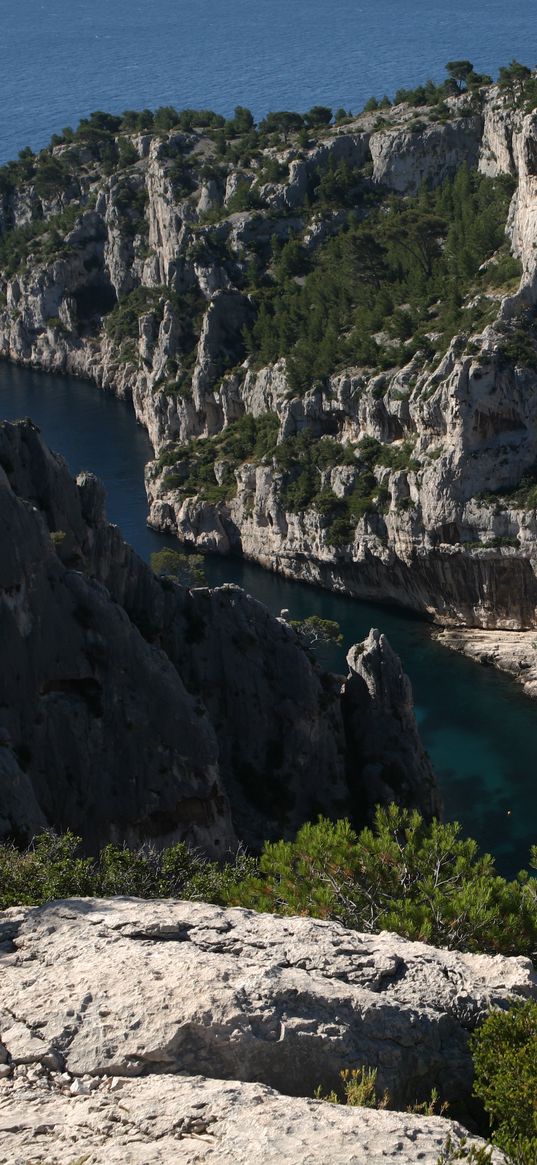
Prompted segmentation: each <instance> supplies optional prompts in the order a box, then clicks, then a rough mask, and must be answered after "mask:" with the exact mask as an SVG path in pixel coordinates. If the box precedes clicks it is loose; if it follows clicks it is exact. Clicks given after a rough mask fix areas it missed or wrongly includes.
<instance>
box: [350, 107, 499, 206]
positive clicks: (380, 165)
mask: <svg viewBox="0 0 537 1165" xmlns="http://www.w3.org/2000/svg"><path fill="white" fill-rule="evenodd" d="M482 133H483V123H482V119H481V117H480V116H479V115H474V116H473V117H472V116H470V117H466V118H465V117H463V118H461V119H460V120H457V121H456V122H454V123H453V124H451V123H449V122H448V123H447V124H446V125H432V126H428V125H427V124H426V123H422V125H421V128H418V127H415V128H414V127H413V126H411V127H410V129H408V128H406V127H405V128H403V129H394V130H392V131H388V132H387V131H381V132H379V133H374V134H372V135H371V138H370V139H369V149H370V151H371V157H372V160H373V177H374V178H375V181H377V182H380V183H382V184H383V185H385V186H388V187H389V188H390V190H395V191H397V193H399V194H408V193H412V194H414V193H416V191H417V190H419V188H420V186H421V185H422V183H423V182H432V183H434V185H439V184H440V183H441V182H443V181H444V180H445V179H446V178H449V177H451V176H452V175H453V174H454V173H456V171H457V170H458V169H459V167H460V166H461V165H462V164H463V163H466V164H467V165H468V166H469V167H471V168H473V167H474V166H476V165H477V161H478V158H479V152H480V147H481V138H482Z"/></svg>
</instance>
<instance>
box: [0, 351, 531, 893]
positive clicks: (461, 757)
mask: <svg viewBox="0 0 537 1165" xmlns="http://www.w3.org/2000/svg"><path fill="white" fill-rule="evenodd" d="M26 416H31V417H32V419H33V420H34V421H35V423H36V424H38V425H39V427H40V428H41V430H42V432H43V435H44V437H45V438H46V440H47V441H48V443H49V444H50V445H51V446H52V448H54V449H56V450H58V451H59V452H61V453H63V455H64V456H65V457H66V459H67V461H68V463H69V466H70V468H71V470H72V471H73V472H78V471H79V470H80V469H92V470H93V471H94V472H96V473H97V474H99V476H100V477H101V478H102V479H103V481H104V482H105V485H106V487H107V491H108V516H109V518H110V520H111V521H113V522H116V523H118V525H119V526H120V527H121V529H122V531H123V534H124V536H125V537H126V538H127V539H128V540H129V542H131V544H132V545H133V546H134V547H135V549H136V550H137V551H138V553H139V554H141V555H142V556H143V557H144V558H148V557H149V554H150V553H151V551H152V550H157V549H159V548H160V547H161V546H162V545H163V544H164V543H170V542H171V540H170V539H166V538H163V537H162V536H160V535H158V534H156V533H155V532H154V531H151V530H149V529H148V528H147V526H146V525H145V519H146V513H147V505H146V497H145V491H144V486H143V468H144V464H145V462H146V461H147V460H148V458H149V457H150V456H151V446H150V444H149V441H148V439H147V437H146V435H145V433H144V431H143V430H142V429H141V428H140V427H139V426H138V425H137V424H136V422H135V420H134V416H133V413H132V411H131V409H130V407H129V406H128V405H126V404H124V403H123V402H121V401H118V400H116V399H115V398H114V397H112V396H108V395H106V394H105V393H103V392H102V391H100V390H99V389H97V388H95V387H93V386H92V385H91V384H88V383H85V382H84V381H77V380H72V379H69V378H60V377H53V376H46V375H43V374H40V373H34V372H28V371H23V370H20V369H17V368H14V367H11V366H10V365H6V364H4V365H2V364H0V419H6V420H16V419H18V418H20V417H26ZM206 573H207V576H208V580H209V582H211V583H212V584H217V583H221V582H238V583H240V584H241V585H242V586H244V587H245V588H246V589H247V590H248V591H249V592H250V593H251V594H253V595H255V596H256V597H257V598H259V599H260V600H262V601H263V602H264V603H266V605H267V606H268V607H269V608H270V609H271V610H272V611H273V612H275V613H278V612H279V611H280V610H281V609H282V608H283V607H287V608H289V610H290V611H291V614H292V616H293V617H294V618H303V617H305V616H306V615H309V614H318V615H321V616H322V617H324V618H327V619H336V620H337V621H338V623H340V625H341V629H342V632H343V635H344V640H345V648H346V649H348V647H349V646H350V644H352V643H354V642H356V641H357V640H359V639H362V638H363V637H364V635H366V634H367V632H368V630H369V628H370V627H371V626H376V627H381V628H382V629H383V630H384V631H385V632H386V633H387V635H388V636H389V639H390V641H391V643H392V645H393V647H394V648H395V649H396V650H397V651H398V652H399V653H400V654H401V656H402V657H403V660H404V664H405V668H406V670H407V671H408V673H409V675H410V678H411V680H412V684H413V687H414V695H415V701H416V713H417V716H418V720H419V724H420V730H421V733H422V738H423V740H424V742H425V746H426V748H427V749H428V751H429V753H430V755H431V757H432V760H433V763H434V766H435V769H436V772H437V774H438V777H439V779H440V783H441V786H442V791H443V796H444V801H445V807H446V816H448V817H450V818H457V819H458V820H460V821H461V822H462V824H463V827H464V831H465V832H466V833H468V834H470V835H472V836H473V837H476V838H477V840H478V841H479V842H480V844H481V846H482V847H483V848H485V849H488V850H490V851H492V852H493V853H494V854H495V856H496V858H497V859H498V863H499V866H500V868H501V869H502V871H503V872H505V873H508V874H512V873H515V872H516V870H517V869H519V868H520V867H521V866H523V865H525V864H526V862H527V858H528V852H529V847H530V845H531V844H533V843H535V842H537V782H536V780H535V758H536V757H537V707H536V705H535V704H534V703H533V702H532V701H530V700H528V699H527V698H526V697H525V696H523V695H522V694H521V693H520V691H519V690H518V689H517V688H516V687H515V685H514V684H512V683H511V682H510V681H508V680H507V679H504V678H503V677H502V676H500V675H498V674H497V673H495V672H493V671H490V670H487V669H485V668H481V667H478V666H477V665H476V664H473V663H471V662H470V661H469V660H465V659H463V658H462V657H460V656H458V655H455V654H453V653H451V652H449V651H446V650H445V649H443V648H441V647H439V646H438V645H437V644H435V643H433V642H432V641H431V639H430V638H429V634H428V631H427V628H426V626H425V625H424V624H423V623H421V622H420V621H418V620H417V619H414V618H412V617H410V616H407V615H405V614H404V613H402V612H400V611H394V610H389V609H387V608H386V607H381V606H376V605H374V604H371V603H360V602H357V601H356V600H353V599H346V598H343V597H342V596H339V595H334V594H330V593H328V592H326V591H322V590H320V589H317V588H315V587H308V586H305V585H304V584H301V583H292V582H288V581H286V580H285V579H282V578H279V577H278V576H277V575H272V574H270V573H268V572H267V571H263V570H261V569H260V568H259V567H255V566H253V565H252V564H248V563H243V562H240V561H239V560H231V559H222V560H219V559H216V558H213V559H208V560H207V571H206ZM326 663H327V665H329V666H330V667H333V668H334V669H336V670H339V671H341V670H343V667H344V652H343V651H337V650H335V649H334V650H333V651H332V652H331V653H330V655H329V656H327V659H326Z"/></svg>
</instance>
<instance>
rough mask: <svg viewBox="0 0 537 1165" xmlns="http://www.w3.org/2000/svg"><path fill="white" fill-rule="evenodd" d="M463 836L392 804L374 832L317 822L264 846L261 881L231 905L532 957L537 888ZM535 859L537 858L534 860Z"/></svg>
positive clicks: (250, 883)
mask: <svg viewBox="0 0 537 1165" xmlns="http://www.w3.org/2000/svg"><path fill="white" fill-rule="evenodd" d="M459 834H460V827H459V825H458V824H457V823H456V822H455V823H449V824H446V825H442V824H440V822H438V821H433V822H432V823H431V824H430V825H427V824H425V822H424V821H423V820H422V818H421V817H420V815H419V813H416V812H413V813H411V812H410V811H409V810H406V809H400V808H398V807H397V806H396V805H390V806H389V807H388V808H379V809H377V812H376V816H375V825H374V828H373V829H369V828H367V829H364V830H362V832H361V833H360V834H358V835H357V834H356V833H355V832H354V830H353V829H352V827H351V825H350V824H349V822H348V821H338V822H335V823H334V822H331V821H327V820H326V819H324V818H321V819H320V820H319V821H318V823H317V824H315V825H313V824H311V823H308V824H306V825H304V826H303V827H302V829H300V830H299V832H298V834H297V837H296V840H295V841H293V842H286V841H280V842H276V843H270V844H269V843H267V844H265V847H264V849H263V852H262V855H261V858H260V862H259V872H257V873H256V874H255V876H254V877H253V878H251V879H247V880H246V882H244V883H243V884H242V885H241V887H240V888H238V889H237V893H236V895H235V896H234V898H233V901H234V902H235V903H236V904H237V905H240V906H246V907H250V908H253V909H255V910H262V911H268V912H270V913H276V914H309V915H312V916H314V917H316V918H331V919H337V920H338V921H339V922H341V923H343V925H345V926H349V927H352V928H354V929H357V930H364V931H378V930H394V931H397V933H398V934H401V935H403V936H404V937H406V938H409V939H413V940H421V941H423V942H430V943H434V944H436V945H437V946H441V947H442V946H443V947H453V948H457V949H463V950H469V951H488V952H490V953H493V954H495V953H502V954H526V955H530V954H531V953H532V952H533V951H535V947H536V942H537V902H536V884H535V882H534V881H531V880H530V878H529V875H528V874H520V875H519V877H518V879H517V880H515V881H513V882H508V881H506V880H505V879H504V878H501V877H500V876H499V875H498V874H497V873H496V870H495V867H494V860H493V858H492V857H491V856H490V854H485V855H484V856H480V855H479V853H478V848H477V844H476V842H475V841H472V840H470V839H463V838H461V837H460V836H459ZM534 860H537V853H535V854H534Z"/></svg>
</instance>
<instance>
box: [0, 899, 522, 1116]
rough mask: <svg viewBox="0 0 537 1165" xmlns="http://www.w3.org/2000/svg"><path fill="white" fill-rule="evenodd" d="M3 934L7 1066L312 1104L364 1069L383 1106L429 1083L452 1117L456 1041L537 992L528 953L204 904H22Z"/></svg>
mask: <svg viewBox="0 0 537 1165" xmlns="http://www.w3.org/2000/svg"><path fill="white" fill-rule="evenodd" d="M2 939H3V946H2V948H1V950H2V954H1V956H0V959H1V973H0V1039H1V1041H2V1043H3V1045H4V1048H5V1049H6V1053H5V1059H6V1062H7V1064H8V1065H10V1066H13V1065H14V1066H17V1065H27V1066H35V1065H41V1067H44V1068H46V1069H47V1070H53V1071H56V1072H60V1073H62V1072H65V1071H67V1072H68V1073H69V1074H70V1075H71V1076H76V1077H82V1076H84V1075H87V1076H88V1077H99V1076H102V1075H103V1074H110V1075H113V1076H121V1077H147V1076H150V1075H154V1074H159V1075H160V1074H175V1073H187V1074H200V1073H201V1074H202V1075H204V1076H208V1077H218V1078H221V1079H228V1080H233V1079H240V1080H243V1081H250V1082H251V1081H256V1082H259V1083H263V1084H267V1085H269V1086H271V1087H273V1088H277V1089H278V1090H280V1091H282V1092H285V1093H287V1094H289V1095H294V1096H300V1095H302V1096H304V1095H309V1096H312V1095H313V1093H314V1090H315V1088H316V1087H317V1086H318V1085H320V1086H321V1087H322V1089H323V1091H325V1090H327V1089H330V1088H332V1087H334V1086H337V1084H338V1074H339V1072H340V1070H341V1069H343V1068H352V1067H356V1066H358V1065H368V1066H370V1067H374V1068H377V1069H378V1085H379V1089H380V1091H381V1092H383V1091H384V1089H388V1090H389V1093H390V1096H391V1100H392V1103H393V1105H394V1106H396V1107H397V1106H398V1107H401V1108H404V1107H406V1106H407V1105H409V1104H412V1103H414V1102H415V1101H416V1100H423V1099H424V1098H425V1097H427V1096H429V1095H430V1091H431V1088H432V1087H433V1086H436V1087H437V1088H438V1089H439V1091H440V1095H441V1097H442V1098H443V1099H445V1100H447V1101H449V1102H450V1103H451V1104H452V1105H454V1106H455V1111H456V1112H458V1113H459V1114H460V1112H461V1108H460V1102H461V1099H464V1097H465V1096H466V1097H467V1096H469V1093H470V1087H471V1062H470V1055H469V1052H468V1048H467V1039H468V1032H469V1031H470V1030H471V1029H472V1028H473V1027H474V1026H475V1023H476V1021H477V1019H478V1017H479V1016H480V1015H481V1014H483V1012H484V1011H485V1010H487V1009H488V1008H489V1007H490V1006H493V1005H496V1006H497V1005H499V1006H502V1005H504V1006H505V1005H506V1003H507V1002H508V1001H509V999H511V998H512V997H513V996H518V997H520V996H522V997H524V996H531V995H532V994H533V995H536V994H537V981H536V977H535V972H534V971H533V970H532V967H531V963H530V962H529V960H527V959H523V958H518V959H509V958H504V957H502V956H496V957H489V956H485V955H469V954H460V953H458V952H453V951H440V950H436V949H435V948H434V947H430V946H427V945H425V944H422V943H410V942H408V941H406V940H404V939H401V938H399V937H398V936H397V935H394V934H389V933H383V934H380V935H363V934H358V933H357V932H354V931H347V930H345V929H344V928H343V927H341V926H340V925H338V924H336V923H325V922H321V921H317V920H314V919H309V918H277V917H274V916H272V915H268V914H255V913H253V912H250V911H246V910H238V909H222V908H220V907H216V906H209V905H205V904H203V903H192V902H179V901H172V900H170V901H158V902H155V901H154V902H144V901H140V900H136V899H115V900H101V901H99V900H89V899H72V900H70V901H66V902H59V903H53V904H51V905H49V906H44V907H39V908H37V907H26V908H23V909H22V910H11V911H7V912H5V914H4V915H2V916H0V941H2ZM457 1105H458V1106H459V1107H458V1108H457Z"/></svg>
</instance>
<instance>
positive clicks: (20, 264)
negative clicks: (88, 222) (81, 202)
mask: <svg viewBox="0 0 537 1165" xmlns="http://www.w3.org/2000/svg"><path fill="white" fill-rule="evenodd" d="M79 214H80V207H79V206H69V207H67V209H66V210H64V211H62V212H61V214H55V215H51V217H50V218H47V219H34V220H33V221H32V222H29V223H26V224H25V225H24V226H21V227H15V228H14V229H13V230H11V231H6V233H5V235H2V236H1V238H0V271H2V273H3V275H4V276H5V277H6V278H8V279H9V278H11V277H12V276H13V275H15V274H16V273H17V272H20V271H22V270H23V269H24V266H25V264H26V262H27V260H28V258H29V256H30V255H34V256H35V259H36V260H37V261H39V260H44V259H50V258H53V257H55V256H56V255H58V256H59V255H61V254H62V253H65V252H66V249H67V244H66V242H65V235H66V234H67V233H68V232H69V231H70V230H72V228H73V227H74V225H75V222H76V220H77V218H78V215H79Z"/></svg>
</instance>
